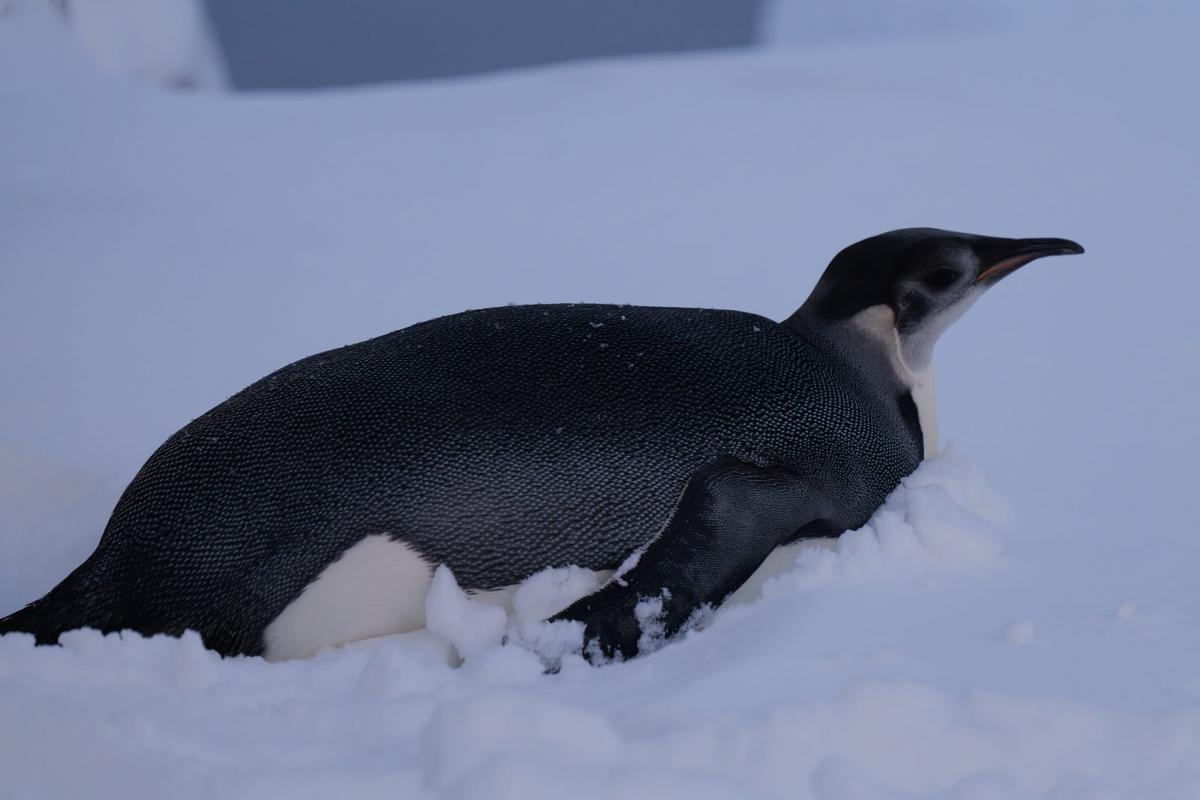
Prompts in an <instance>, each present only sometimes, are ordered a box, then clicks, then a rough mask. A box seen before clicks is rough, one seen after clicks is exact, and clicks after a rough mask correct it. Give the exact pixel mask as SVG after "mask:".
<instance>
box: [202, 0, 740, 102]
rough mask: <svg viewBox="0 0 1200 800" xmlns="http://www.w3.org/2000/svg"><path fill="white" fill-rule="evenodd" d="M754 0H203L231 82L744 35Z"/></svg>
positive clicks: (413, 75)
mask: <svg viewBox="0 0 1200 800" xmlns="http://www.w3.org/2000/svg"><path fill="white" fill-rule="evenodd" d="M763 4H764V0H207V6H208V12H209V16H210V19H211V21H212V26H213V30H214V33H215V34H216V38H217V41H218V42H219V43H220V46H221V49H222V51H223V53H224V56H225V61H226V67H227V69H228V73H229V76H230V80H231V82H232V83H233V86H234V87H235V88H237V89H279V88H308V87H318V86H342V85H347V84H356V83H373V82H378V81H395V80H412V79H418V78H435V77H445V76H450V75H466V74H471V73H478V72H487V71H490V70H495V69H504V68H508V67H522V66H528V65H531V64H545V63H549V62H554V61H566V60H570V59H579V58H595V57H599V56H614V55H626V54H632V53H658V52H678V51H683V50H707V49H714V48H725V47H742V46H747V45H751V44H753V43H754V42H755V40H756V38H757V32H758V24H759V18H760V15H761V14H762V10H763Z"/></svg>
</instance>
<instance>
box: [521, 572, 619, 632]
mask: <svg viewBox="0 0 1200 800" xmlns="http://www.w3.org/2000/svg"><path fill="white" fill-rule="evenodd" d="M598 588H600V576H599V575H597V574H596V573H595V572H594V571H593V570H590V569H585V568H583V567H576V566H569V567H549V568H547V569H544V570H542V571H541V572H535V573H534V574H533V575H530V576H529V577H528V578H526V579H525V580H524V581H522V582H521V585H520V586H518V587H517V591H516V594H515V595H513V615H514V616H515V617H516V620H517V622H518V623H525V622H540V621H541V620H544V619H546V618H548V617H552V616H554V615H555V614H557V613H558V612H559V611H562V610H563V609H564V608H566V607H567V606H569V605H571V604H572V603H574V602H575V601H576V600H578V599H579V598H581V597H586V596H587V595H589V594H591V593H592V592H594V591H596V590H597V589H598Z"/></svg>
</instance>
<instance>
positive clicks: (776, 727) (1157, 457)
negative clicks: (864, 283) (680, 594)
mask: <svg viewBox="0 0 1200 800" xmlns="http://www.w3.org/2000/svg"><path fill="white" fill-rule="evenodd" d="M1062 5H1063V7H1068V6H1070V5H1071V4H1066V3H1064V4H1062ZM6 8H8V6H6ZM1088 8H1089V9H1090V8H1091V7H1090V6H1089V7H1088ZM1095 8H1096V9H1097V10H1096V11H1095V13H1089V14H1087V15H1086V16H1081V17H1079V18H1078V19H1072V18H1068V17H1066V16H1062V17H1061V18H1060V17H1055V16H1054V15H1049V14H1040V15H1038V16H1037V17H1036V24H1035V22H1030V23H1029V24H1028V25H1025V26H1022V25H1020V24H1017V23H1015V22H1010V23H1009V24H1006V25H998V26H996V27H995V29H991V30H989V29H984V30H979V31H976V32H975V33H973V34H972V35H970V36H965V35H956V36H949V35H946V36H940V37H938V36H935V37H930V38H927V39H921V40H919V41H918V40H912V41H910V40H904V41H897V40H890V39H887V38H886V37H884V38H880V39H876V40H871V41H857V42H847V43H841V44H838V43H828V44H823V45H821V46H808V47H801V48H797V49H787V48H780V49H774V50H770V51H763V52H749V53H741V54H720V55H700V56H695V55H694V56H686V57H671V58H639V59H625V60H621V61H619V62H607V63H605V62H597V63H594V64H585V65H574V66H563V67H554V68H545V69H537V70H529V71H525V72H516V73H512V74H508V75H503V76H491V77H481V78H474V79H469V80H454V81H444V82H436V83H429V84H420V85H412V86H407V87H392V88H379V89H372V90H355V91H344V92H321V93H310V94H287V95H261V96H237V95H222V94H216V93H190V94H189V93H169V92H163V91H159V90H157V89H153V88H150V87H147V86H139V85H129V84H127V83H124V82H121V81H119V80H116V79H113V78H110V77H105V76H104V75H103V74H101V73H99V72H98V71H97V70H96V68H95V66H94V64H93V63H91V61H90V60H89V58H88V57H87V56H85V55H83V54H81V52H80V51H79V48H78V45H77V43H76V42H75V41H74V40H73V39H72V38H71V36H70V35H69V34H68V33H67V32H64V31H62V30H60V28H59V26H58V25H57V24H56V23H55V22H54V20H53V19H52V18H51V16H50V15H49V14H48V13H44V12H43V11H42V9H41V6H40V5H39V4H29V3H25V4H17V5H14V6H11V9H12V10H10V11H9V13H7V14H4V15H0V114H2V115H3V125H0V176H2V178H0V229H2V230H0V232H2V234H3V235H0V311H2V313H0V374H3V375H4V382H3V392H2V393H0V404H2V405H0V410H3V414H2V415H0V613H6V612H8V611H10V610H14V609H16V608H17V607H19V606H20V605H21V604H22V603H24V602H27V601H29V600H32V599H34V598H36V597H38V596H40V595H41V594H42V593H44V592H45V591H46V590H47V589H48V588H50V586H52V585H53V584H54V583H55V582H56V581H57V580H59V579H60V578H62V577H63V576H64V575H66V573H67V572H68V571H69V570H70V569H71V568H73V567H74V566H75V565H77V564H78V563H79V562H80V561H81V560H82V559H83V558H84V557H85V556H86V555H87V553H88V552H90V550H91V548H92V547H93V546H94V545H95V542H96V540H97V539H98V537H99V534H100V531H101V530H102V528H103V525H104V522H105V521H106V518H107V513H108V512H109V510H110V509H111V507H112V504H113V503H114V502H115V499H116V497H117V495H118V493H119V492H120V490H121V488H122V487H123V485H124V484H125V482H127V481H128V479H129V478H130V477H131V476H132V474H133V473H134V471H135V470H136V469H137V467H138V466H139V465H140V463H141V461H142V460H143V459H144V458H145V457H146V456H147V455H149V453H150V452H151V450H152V449H153V448H154V447H155V446H156V445H157V444H158V443H159V442H161V441H162V440H163V439H164V438H165V437H166V436H167V435H169V434H170V433H171V432H172V431H174V430H175V429H177V428H178V427H179V426H180V425H182V424H183V423H185V422H186V421H187V420H189V419H191V418H192V417H194V416H196V415H198V414H200V413H202V412H203V411H204V410H206V409H207V408H208V407H210V406H212V405H214V404H215V403H217V402H219V401H220V400H222V399H223V398H224V397H226V396H228V395H229V394H231V393H232V392H234V391H236V390H237V389H239V388H241V387H242V386H244V385H245V384H247V383H249V382H250V381H252V380H254V379H256V378H258V377H260V376H261V375H263V374H265V373H267V372H269V371H270V370H272V369H274V368H276V367H278V366H280V365H281V364H284V363H286V362H288V361H291V360H294V359H295V358H297V357H300V356H303V355H307V354H309V353H312V352H316V351H318V350H321V349H326V348H329V347H332V346H336V345H340V344H344V343H348V342H352V341H356V340H360V339H363V338H367V337H369V336H372V335H375V334H378V333H381V332H384V331H387V330H391V329H395V328H398V327H402V326H404V325H408V324H411V323H414V322H417V321H419V320H421V319H426V318H429V317H432V316H436V315H438V314H441V313H449V312H452V311H458V310H461V309H464V308H470V307H480V306H487V305H500V304H503V303H506V302H543V301H569V300H590V301H612V302H633V303H640V304H669V305H691V306H722V307H735V308H742V309H746V310H750V311H756V312H759V313H764V314H767V315H769V316H773V317H775V318H782V317H783V316H785V315H786V314H788V313H790V312H791V311H792V310H793V308H794V307H795V306H797V305H799V303H800V302H802V301H803V299H804V297H805V295H806V294H807V291H808V289H809V288H810V287H811V285H812V283H813V282H814V281H815V279H816V277H817V275H818V274H819V272H820V270H821V269H822V268H823V266H824V264H825V263H826V262H827V261H828V259H829V257H830V256H831V255H832V254H833V253H835V252H836V251H837V250H838V249H840V248H841V247H842V246H844V245H845V244H848V243H850V242H852V241H854V240H856V239H859V238H862V237H863V236H866V235H870V234H873V233H877V232H879V231H883V230H886V229H890V228H895V227H901V226H905V225H936V226H939V227H946V228H951V229H960V230H971V231H977V232H981V233H990V234H997V235H1012V236H1066V237H1070V238H1073V239H1076V240H1078V241H1080V242H1082V243H1083V244H1084V245H1085V246H1086V247H1087V248H1088V253H1087V255H1084V256H1079V257H1076V258H1073V259H1054V260H1046V261H1045V262H1038V263H1035V264H1033V265H1031V266H1029V267H1026V268H1025V269H1023V270H1022V271H1021V272H1020V273H1019V274H1018V275H1016V276H1014V277H1012V278H1010V279H1008V280H1006V281H1005V282H1004V283H1003V284H1002V286H1001V288H999V289H997V290H995V291H993V292H991V293H990V294H991V296H989V297H987V298H985V299H984V300H982V301H981V302H980V303H979V304H977V305H976V307H974V308H973V309H972V310H971V311H970V312H969V313H968V314H967V315H966V317H965V318H964V319H963V320H961V321H960V322H958V323H957V324H956V325H955V326H954V327H953V328H952V329H951V330H950V331H949V332H948V333H947V334H946V335H945V337H944V340H943V342H942V344H941V345H940V347H939V350H938V353H937V359H936V363H937V366H938V378H937V380H938V387H939V397H938V400H939V410H940V417H941V419H940V422H941V425H940V427H941V429H942V431H943V434H944V436H945V438H947V439H948V440H950V441H952V442H954V444H953V445H951V446H949V447H948V448H946V449H945V450H943V451H942V453H941V454H940V455H938V456H937V457H935V458H933V459H931V460H929V461H927V462H926V463H925V464H924V465H923V466H922V467H921V469H920V470H918V471H917V472H916V473H915V474H914V475H912V476H910V477H909V478H908V479H907V480H906V481H905V482H904V484H903V485H902V486H901V487H900V488H898V489H897V491H896V492H895V493H894V494H893V495H892V496H891V497H890V498H889V499H888V501H887V503H885V505H884V506H883V507H882V508H881V509H880V510H879V511H878V512H877V513H876V515H875V516H874V517H873V519H872V520H871V521H870V523H869V524H868V525H866V526H865V527H864V528H862V529H861V530H858V531H854V532H849V533H846V534H844V535H842V536H841V537H839V538H838V539H837V540H836V542H834V543H832V545H831V546H823V547H822V546H813V547H806V548H797V549H795V550H794V551H789V552H788V553H786V554H785V557H783V558H781V559H778V560H777V563H775V564H774V565H773V566H772V570H771V574H769V575H766V574H764V575H762V576H759V578H760V579H759V580H756V581H755V586H754V587H752V588H753V591H752V592H749V593H748V595H746V596H743V597H740V598H738V600H739V602H737V603H734V604H731V605H730V606H729V607H727V608H724V609H722V610H721V611H720V612H718V613H717V614H715V615H713V616H711V617H709V618H707V619H705V620H703V621H702V622H701V624H699V625H698V626H696V628H694V629H693V630H691V631H689V632H688V633H687V634H685V635H684V636H682V637H681V638H680V639H679V640H677V641H674V642H672V643H669V644H667V645H666V646H664V647H661V649H659V650H657V651H656V652H654V653H651V654H650V655H647V656H645V657H642V658H637V659H633V660H630V661H627V662H624V663H615V664H609V665H606V666H603V667H593V666H590V665H588V664H587V663H586V662H585V661H584V660H583V659H582V658H581V657H580V656H579V654H578V652H577V648H578V638H579V631H578V626H577V625H574V624H572V623H554V624H546V623H543V622H541V621H540V620H541V619H542V618H543V617H544V616H545V615H546V614H548V613H552V611H553V610H554V609H555V608H561V607H562V606H564V605H566V604H569V603H570V602H571V601H572V600H573V599H575V598H576V597H578V596H579V595H580V594H582V593H585V592H587V591H588V590H589V589H590V588H591V587H593V586H595V585H596V584H597V583H598V582H599V581H601V580H603V579H604V576H602V575H597V574H595V573H590V572H588V571H586V570H578V569H574V570H572V569H567V568H561V569H558V570H548V571H546V572H543V573H539V574H538V575H536V576H533V577H531V578H530V580H529V581H527V582H526V583H525V584H524V585H523V586H522V587H521V588H520V589H519V590H518V591H517V592H516V593H515V594H514V595H513V596H512V598H511V600H510V602H509V603H508V605H506V606H504V607H496V606H494V605H488V604H485V603H483V602H481V599H480V598H477V597H472V596H470V595H468V594H466V593H464V592H462V591H461V589H459V587H458V585H457V584H456V583H455V581H454V579H453V575H452V574H451V573H450V572H449V571H448V570H444V571H439V573H438V576H437V579H436V580H435V583H434V586H433V587H432V588H431V590H430V594H429V597H428V598H427V609H428V610H429V612H430V625H431V630H429V631H421V632H416V633H414V634H406V635H403V636H399V637H383V638H380V639H375V640H370V641H365V642H360V643H357V644H355V645H351V646H348V647H345V648H341V649H338V650H332V651H325V652H322V653H320V654H318V655H316V656H314V657H313V658H311V659H306V660H295V661H284V662H278V663H268V662H266V661H264V660H262V659H258V658H233V659H221V658H219V657H218V656H216V655H215V654H213V653H211V652H209V651H206V650H205V649H204V648H203V647H202V645H201V642H200V641H199V639H198V637H196V636H195V635H191V634H189V635H185V636H184V637H182V638H180V639H171V638H165V637H154V638H148V639H146V638H142V637H139V636H136V635H110V636H102V635H100V634H98V633H96V632H94V631H78V632H74V633H71V634H68V635H66V636H64V637H63V642H62V646H61V647H42V648H35V647H34V646H33V644H32V641H31V639H30V637H28V636H25V635H9V636H4V637H0V797H14V798H16V797H22V798H23V797H35V798H41V797H121V798H123V799H125V800H137V799H138V798H159V797H167V796H169V797H179V798H190V797H197V798H199V797H213V796H220V797H231V798H237V797H247V798H249V797H253V798H256V799H258V798H270V797H280V798H284V797H286V798H302V797H328V796H335V795H336V796H350V797H362V798H370V797H396V796H400V797H406V798H468V797H483V796H486V797H494V798H521V799H524V798H531V797H561V796H569V797H578V798H590V797H596V798H600V797H605V798H607V797H612V796H622V795H623V796H630V797H661V798H674V797H687V798H709V797H711V798H729V797H739V798H740V797H748V798H752V797H762V798H785V797H786V798H814V800H859V799H867V798H869V799H870V800H875V799H876V798H885V799H887V798H895V799H899V798H904V799H905V800H916V798H922V799H924V798H939V799H943V800H992V799H993V798H1022V799H1024V798H1046V799H1048V800H1099V799H1105V800H1108V799H1110V798H1137V800H1146V799H1157V798H1162V799H1163V800H1168V799H1170V800H1185V799H1188V800H1190V799H1191V798H1195V797H1197V796H1200V640H1198V639H1197V631H1198V630H1200V592H1197V590H1196V587H1195V577H1194V575H1195V571H1196V570H1195V563H1196V559H1197V558H1200V539H1198V536H1197V534H1200V531H1198V530H1197V526H1196V525H1195V523H1194V521H1193V519H1194V517H1195V514H1194V513H1193V512H1192V511H1191V508H1190V498H1191V497H1192V494H1193V493H1194V485H1195V483H1196V480H1197V478H1198V477H1200V475H1198V473H1197V470H1196V467H1195V453H1196V452H1197V451H1198V449H1200V423H1198V422H1197V419H1196V415H1195V412H1194V406H1195V396H1196V393H1197V390H1198V389H1200V334H1198V333H1197V327H1196V321H1197V319H1198V318H1200V317H1198V315H1197V313H1196V309H1195V301H1196V298H1197V297H1198V296H1200V275H1198V274H1197V273H1198V271H1197V270H1196V268H1195V264H1196V237H1195V233H1194V226H1195V218H1196V214H1197V211H1198V210H1200V202H1198V201H1200V196H1198V195H1197V186H1200V159H1197V156H1196V151H1195V144H1194V143H1195V142H1196V141H1200V108H1197V106H1196V104H1195V103H1194V102H1191V99H1192V98H1194V97H1196V96H1197V91H1196V90H1197V88H1200V87H1197V77H1198V76H1200V53H1198V52H1197V51H1196V48H1195V47H1194V42H1195V38H1196V35H1197V33H1198V32H1200V27H1198V26H1197V19H1198V14H1200V12H1197V11H1196V10H1195V9H1193V8H1192V7H1191V6H1190V5H1188V4H1182V3H1163V4H1155V5H1153V6H1146V7H1144V8H1143V7H1140V6H1139V7H1134V6H1125V5H1122V4H1116V3H1105V4H1100V5H1097V6H1096V7H1095ZM1059 23H1061V24H1059ZM984 473H986V475H987V476H988V480H987V481H985V480H984V478H983V474H984ZM652 610H653V609H652V608H649V607H648V608H647V609H646V611H647V612H651V611H652ZM645 618H646V621H647V623H649V624H648V626H647V627H648V630H647V631H646V633H647V635H648V636H652V635H653V633H654V631H653V614H652V613H647V614H645ZM548 666H552V667H556V668H557V670H556V671H555V670H554V669H550V670H548V669H547V667H548Z"/></svg>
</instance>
